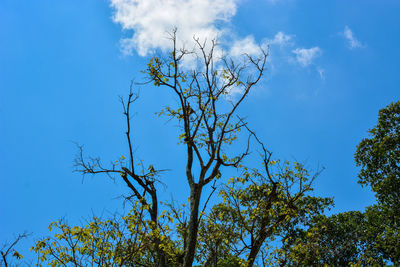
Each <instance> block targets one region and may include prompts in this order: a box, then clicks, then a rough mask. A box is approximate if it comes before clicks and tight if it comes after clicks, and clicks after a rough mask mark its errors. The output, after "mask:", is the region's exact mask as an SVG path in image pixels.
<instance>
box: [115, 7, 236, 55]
mask: <svg viewBox="0 0 400 267" xmlns="http://www.w3.org/2000/svg"><path fill="white" fill-rule="evenodd" d="M236 1H237V0H201V1H199V0H111V6H112V7H113V8H114V16H113V20H114V22H116V23H119V24H121V26H122V28H123V29H124V30H131V31H133V35H132V36H131V37H130V38H125V39H122V40H121V45H122V51H123V52H124V53H125V54H131V53H132V51H133V50H137V52H138V54H139V55H141V56H145V55H147V54H148V53H149V52H150V51H153V50H154V49H162V50H168V49H170V48H171V41H170V40H169V39H168V33H170V32H171V30H173V29H174V28H175V27H176V28H177V29H178V35H177V38H178V42H179V44H186V45H192V44H193V36H196V37H198V38H200V40H202V41H204V40H205V39H208V40H210V39H214V38H217V37H220V36H221V35H223V34H224V32H225V31H227V30H226V28H218V27H217V26H216V24H217V23H218V22H221V21H223V22H228V21H229V20H230V19H231V18H232V17H233V16H234V15H235V13H236Z"/></svg>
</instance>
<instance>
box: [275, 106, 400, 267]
mask: <svg viewBox="0 0 400 267" xmlns="http://www.w3.org/2000/svg"><path fill="white" fill-rule="evenodd" d="M369 134H370V136H369V138H365V139H363V140H362V141H361V142H360V144H359V145H358V147H357V152H356V154H355V160H356V163H357V165H358V166H361V171H360V174H359V183H360V184H362V185H369V186H370V187H371V189H372V190H373V191H374V192H375V193H376V194H375V195H376V197H377V204H375V205H372V206H370V207H367V208H366V210H365V212H359V211H350V212H345V213H339V214H336V215H332V216H330V217H326V216H324V215H320V216H316V217H314V218H313V219H312V220H310V221H309V222H308V223H307V224H305V226H304V227H302V228H300V229H292V230H291V231H288V232H287V234H286V239H285V240H288V242H286V243H285V244H284V246H283V248H282V249H281V250H280V251H279V252H278V253H277V254H279V255H278V256H277V258H278V262H279V263H284V264H288V265H301V266H305V265H307V266H310V265H318V266H319V265H324V264H326V265H328V266H383V265H388V264H390V263H392V264H394V265H395V266H399V265H400V205H399V203H400V102H396V103H392V104H390V105H389V106H387V107H386V108H384V109H382V110H380V111H379V118H378V124H377V125H376V126H375V127H374V128H373V129H371V130H370V131H369Z"/></svg>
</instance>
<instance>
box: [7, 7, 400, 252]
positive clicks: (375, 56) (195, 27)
mask: <svg viewBox="0 0 400 267" xmlns="http://www.w3.org/2000/svg"><path fill="white" fill-rule="evenodd" d="M133 2H136V5H134V4H132V3H133ZM399 10H400V3H399V2H398V1H390V0H388V1H317V0H315V1H311V0H310V1H296V0H274V1H272V0H269V1H268V0H258V1H255V0H237V1H235V0H224V1H222V0H219V1H211V0H203V1H195V0H189V1H184V0H176V1H157V0H146V1H144V0H137V1H127V0H114V1H112V2H110V1H105V0H104V1H98V0H97V1H94V0H93V1H90V0H86V1H70V0H68V1H63V0H59V1H51V0H35V1H22V0H21V1H15V0H3V1H1V2H0V136H1V138H0V169H1V170H2V171H1V176H0V226H1V227H0V242H1V243H2V242H4V241H5V240H10V239H11V238H12V236H13V234H15V233H18V232H22V231H24V230H28V231H30V232H33V233H34V238H35V237H39V236H43V235H44V234H46V233H47V226H48V224H49V223H50V222H51V221H53V220H56V219H58V218H60V217H62V216H65V217H66V218H68V220H69V221H70V222H71V223H73V224H74V223H79V222H81V221H83V219H84V218H86V217H87V216H89V215H91V214H96V215H101V214H103V215H104V216H107V214H109V213H112V212H114V211H116V210H120V209H121V198H120V196H121V195H122V194H123V193H124V192H126V189H125V187H124V186H123V184H121V183H119V182H113V181H111V180H109V179H108V178H107V177H101V176H96V177H86V178H85V180H84V181H83V180H82V177H81V175H80V174H78V173H73V172H72V171H73V159H74V157H75V154H76V152H77V151H76V147H75V145H74V142H79V143H81V144H84V145H85V150H86V151H87V153H88V154H89V155H93V156H100V157H101V158H102V159H103V160H104V161H105V162H108V161H111V160H115V159H116V158H118V157H119V156H121V155H126V154H127V150H126V141H125V139H124V136H123V134H124V130H125V129H124V127H125V125H124V121H123V117H122V113H121V112H122V108H121V105H120V103H119V101H118V96H119V95H121V96H123V95H126V94H127V92H128V89H129V83H130V80H131V79H134V80H135V81H141V80H142V79H143V76H142V74H141V73H140V70H142V69H144V66H145V64H146V63H147V60H148V59H149V57H150V56H151V55H152V53H153V52H154V51H165V50H168V48H169V46H168V45H169V43H168V41H166V38H165V36H166V35H165V32H166V31H168V30H170V29H171V28H172V27H173V26H177V27H178V30H179V32H178V34H180V35H179V38H180V41H181V42H186V43H188V42H190V40H191V37H192V36H193V34H196V35H197V36H199V37H208V38H210V37H209V36H211V35H218V36H219V38H220V40H221V44H222V46H223V47H224V49H225V52H226V53H228V54H229V53H230V54H231V55H235V53H240V52H241V51H242V50H243V49H245V50H246V51H247V52H249V51H253V49H254V48H255V47H257V46H258V45H260V46H262V47H266V46H267V45H268V44H269V45H270V61H269V64H268V71H267V72H266V75H265V76H264V78H263V80H262V81H261V82H260V84H259V86H257V88H255V90H254V91H253V93H252V94H251V95H250V97H249V98H248V99H247V102H246V103H245V104H244V105H243V106H242V108H241V110H240V113H241V114H243V115H246V116H247V117H248V121H249V123H250V126H252V128H253V129H254V130H255V131H256V132H257V133H258V135H259V136H260V137H261V138H262V139H263V141H264V142H265V143H266V144H267V145H268V146H269V148H270V150H272V151H273V152H274V155H276V156H277V157H279V158H282V159H287V160H297V161H300V162H306V165H307V166H309V167H310V168H312V169H316V168H317V167H318V166H324V167H325V168H326V170H325V171H324V172H323V173H322V174H321V175H320V177H319V178H318V180H317V181H316V183H315V188H316V190H315V192H316V194H317V195H321V196H333V197H334V198H335V203H336V206H335V208H334V209H333V210H332V212H335V213H336V212H342V211H348V210H363V208H364V207H366V206H367V205H370V204H372V203H373V202H374V199H373V195H372V194H371V193H370V192H369V190H368V189H362V188H361V187H360V186H359V185H358V184H357V172H358V169H357V168H356V166H355V164H354V160H353V154H354V152H355V148H356V145H357V144H358V143H359V142H360V141H361V139H362V138H363V137H366V135H367V134H366V132H367V130H368V129H370V128H372V127H373V126H374V125H375V123H376V120H377V113H378V110H379V109H381V108H383V107H385V106H386V105H388V104H389V103H390V102H392V101H397V100H399V98H400V87H399V85H400V73H399V62H400V51H399V49H398V47H400V21H399V18H398V12H399ZM241 49H242V50H241ZM175 101H176V99H174V97H173V96H172V95H171V94H169V93H168V92H167V91H166V90H163V89H162V88H153V87H151V86H145V87H143V86H142V87H141V88H140V99H139V100H138V101H137V102H136V103H135V106H134V110H135V117H134V119H133V136H134V142H135V149H136V153H137V158H138V159H142V160H144V161H145V162H146V163H148V164H153V165H155V166H157V167H158V168H161V169H171V171H170V172H168V173H166V174H165V176H163V181H165V183H166V184H167V185H168V187H167V188H162V190H161V191H162V192H163V196H164V197H165V198H166V199H170V197H171V195H172V196H173V197H174V198H175V199H184V198H185V197H186V193H187V189H188V188H187V185H186V181H185V178H184V175H183V174H184V172H183V170H182V169H181V166H182V162H183V156H184V155H183V153H182V147H179V146H177V140H176V133H177V131H176V130H177V128H176V127H175V124H173V123H167V122H166V120H165V119H162V118H161V119H159V118H157V116H156V115H155V114H154V113H155V112H157V111H159V110H160V109H161V108H163V107H164V106H165V105H168V104H172V105H173V104H174V103H175ZM24 246H25V247H27V246H28V244H27V243H25V244H24Z"/></svg>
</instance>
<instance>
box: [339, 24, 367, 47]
mask: <svg viewBox="0 0 400 267" xmlns="http://www.w3.org/2000/svg"><path fill="white" fill-rule="evenodd" d="M342 34H343V36H344V38H346V39H347V41H348V45H349V48H350V49H354V48H360V47H363V45H362V44H361V42H360V41H358V40H357V38H356V37H354V34H353V31H352V30H351V29H350V28H349V27H348V26H345V27H344V31H343V33H342Z"/></svg>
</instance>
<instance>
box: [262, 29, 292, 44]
mask: <svg viewBox="0 0 400 267" xmlns="http://www.w3.org/2000/svg"><path fill="white" fill-rule="evenodd" d="M291 40H292V35H287V34H285V33H283V32H278V33H277V34H275V36H274V38H273V39H267V40H266V41H265V43H266V44H269V45H279V46H284V45H287V44H289V43H290V41H291Z"/></svg>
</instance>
